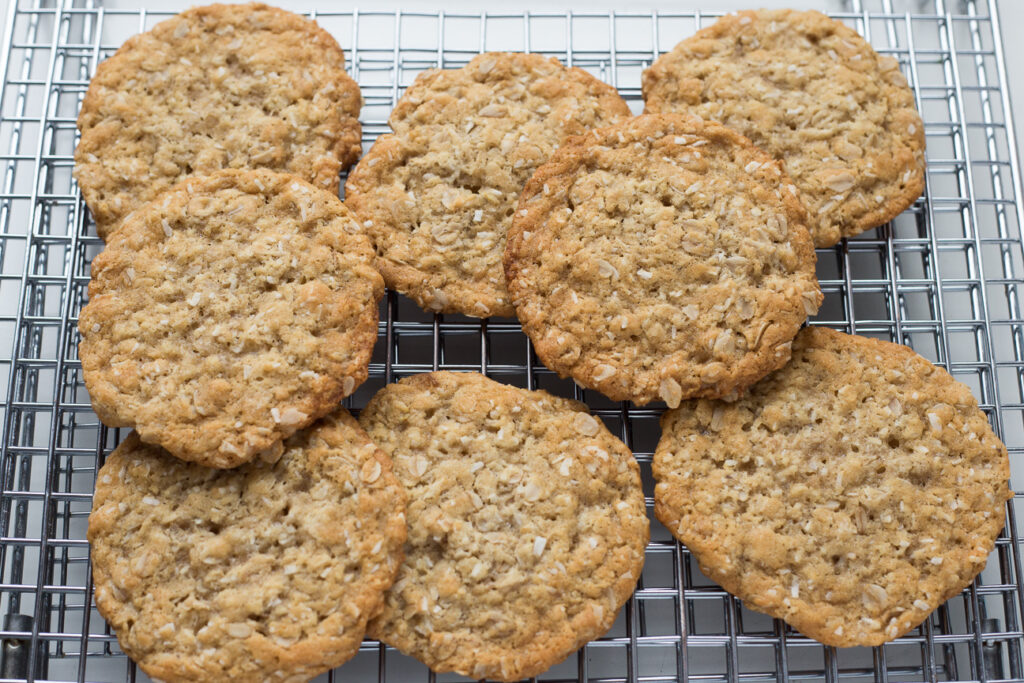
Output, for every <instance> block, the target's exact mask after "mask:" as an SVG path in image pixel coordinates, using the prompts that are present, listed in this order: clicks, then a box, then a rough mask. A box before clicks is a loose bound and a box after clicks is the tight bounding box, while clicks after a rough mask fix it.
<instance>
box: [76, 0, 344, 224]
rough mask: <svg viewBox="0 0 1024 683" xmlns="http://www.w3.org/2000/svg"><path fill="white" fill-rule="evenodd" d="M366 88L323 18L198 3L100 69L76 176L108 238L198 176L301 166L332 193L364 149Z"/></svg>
mask: <svg viewBox="0 0 1024 683" xmlns="http://www.w3.org/2000/svg"><path fill="white" fill-rule="evenodd" d="M361 106H362V98H361V96H360V94H359V87H358V86H357V85H356V83H355V81H353V80H352V79H351V78H350V77H349V76H348V74H347V73H346V72H345V57H344V54H343V53H342V50H341V48H340V47H339V46H338V43H337V42H336V41H335V40H334V38H332V37H331V35H330V34H329V33H327V32H326V31H324V30H323V29H321V28H320V27H319V26H317V25H316V23H314V22H312V21H309V20H308V19H305V18H303V17H300V16H298V15H297V14H293V13H291V12H286V11H284V10H280V9H277V8H274V7H268V6H266V5H260V4H249V5H208V6H205V7H196V8H193V9H190V10H187V11H185V12H182V13H181V14H178V15H177V16H175V17H172V18H170V19H168V20H166V21H163V22H161V23H159V24H157V25H156V26H154V27H153V29H152V30H151V31H148V32H146V33H142V34H140V35H137V36H134V37H132V38H129V39H128V40H127V41H126V42H125V44H124V45H122V46H121V48H120V49H119V50H118V51H117V52H116V53H115V54H114V56H112V57H111V58H110V59H107V60H106V61H104V62H103V63H101V64H100V65H99V67H97V69H96V75H95V76H94V77H93V79H92V81H91V82H90V84H89V89H88V91H87V92H86V94H85V99H84V100H83V101H82V109H81V113H80V114H79V117H78V129H79V130H80V131H81V133H82V137H81V141H80V142H79V143H78V148H77V149H76V150H75V178H76V179H77V180H78V184H79V186H80V187H81V188H82V194H83V195H84V196H85V201H86V203H87V204H88V205H89V209H90V211H91V212H92V214H93V217H94V218H95V220H96V229H97V231H98V232H99V235H100V237H102V238H104V239H106V238H107V236H108V235H109V234H110V233H111V232H112V231H113V230H114V229H116V228H117V226H118V225H120V223H121V221H122V220H123V219H124V218H125V217H126V216H127V215H128V214H130V213H131V212H132V211H134V210H135V209H137V208H139V207H140V206H142V205H143V204H145V203H146V202H148V201H150V200H152V199H154V198H156V197H157V196H158V195H160V194H161V193H162V192H164V191H165V190H167V189H169V188H170V187H172V186H173V185H174V184H175V183H177V182H178V181H180V180H181V179H182V178H184V177H185V176H188V175H206V174H209V173H212V172H214V171H217V170H220V169H224V168H237V169H246V168H267V169H271V170H276V171H284V172H288V173H292V174H294V175H296V176H298V177H300V178H302V179H304V180H307V181H309V182H311V183H312V184H314V185H316V186H317V187H319V188H321V189H324V190H326V191H328V192H331V193H333V194H337V192H338V182H339V179H338V175H339V172H340V171H341V169H343V168H347V167H348V166H350V165H351V164H353V163H355V160H356V159H357V158H358V157H359V152H360V135H361V129H360V126H359V121H358V117H359V109H360V107H361Z"/></svg>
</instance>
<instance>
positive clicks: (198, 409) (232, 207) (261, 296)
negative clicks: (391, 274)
mask: <svg viewBox="0 0 1024 683" xmlns="http://www.w3.org/2000/svg"><path fill="white" fill-rule="evenodd" d="M372 262H373V251H372V249H371V247H370V244H369V242H368V241H367V240H366V238H365V237H363V236H362V235H360V234H358V226H357V225H356V224H355V221H354V220H353V219H352V217H351V215H350V214H349V213H348V210H347V209H346V208H345V207H344V205H343V204H342V203H341V201H340V200H339V199H338V198H337V197H336V196H334V195H331V194H328V193H327V192H324V191H322V190H318V189H317V188H315V187H313V186H312V185H309V184H308V183H305V182H302V181H300V180H297V179H296V178H294V177H292V176H289V175H285V174H279V173H273V172H270V171H220V172H218V173H216V174H214V175H211V176H206V177H203V178H194V179H190V180H186V181H185V182H183V183H182V184H180V185H178V186H177V187H176V188H175V189H173V190H171V191H170V192H167V193H166V194H164V195H163V196H162V197H161V198H160V199H158V200H156V201H154V202H151V203H150V204H148V205H146V206H145V207H143V208H141V209H139V210H138V211H136V212H135V213H134V214H133V215H132V216H131V218H130V219H129V220H127V221H125V223H124V224H123V225H122V227H121V228H120V229H119V230H118V231H117V232H116V233H114V234H113V235H111V237H110V241H109V242H108V244H107V247H106V249H104V251H103V252H101V253H100V254H99V255H98V256H96V258H95V259H94V260H93V262H92V280H91V282H90V283H89V303H88V304H87V305H86V306H85V308H84V309H83V310H82V312H81V315H80V317H79V322H78V328H79V331H80V332H81V335H82V341H81V343H80V344H79V356H80V357H81V360H82V369H83V373H84V378H85V385H86V388H87V389H88V390H89V396H90V398H91V399H92V405H93V408H94V409H95V411H96V413H97V414H98V415H99V417H100V419H102V420H103V421H104V422H105V423H106V424H108V425H110V426H119V427H127V426H133V427H135V428H136V430H137V431H138V432H139V435H140V436H141V438H142V440H143V441H145V442H147V443H156V444H159V445H161V446H163V447H164V448H165V449H167V450H168V451H170V452H171V453H172V454H174V455H176V456H178V457H179V458H182V459H184V460H191V461H195V462H199V463H202V464H204V465H208V466H211V467H234V466H236V465H238V464H240V463H242V462H246V461H248V460H251V459H252V458H254V457H256V456H257V455H259V456H262V457H269V458H273V457H274V456H275V455H277V454H279V453H280V449H281V440H282V439H284V438H285V437H287V436H289V435H290V434H292V433H293V432H295V431H296V430H298V429H301V428H303V427H305V426H307V425H309V424H310V423H312V422H313V421H314V420H315V419H316V418H317V417H319V416H321V415H324V414H326V413H328V412H331V411H333V410H334V408H335V407H336V406H337V405H338V402H339V401H340V400H341V399H342V398H344V397H345V396H348V395H350V394H351V393H352V392H353V391H354V390H355V388H356V387H357V386H358V385H359V384H360V383H362V381H363V380H365V379H366V375H367V364H368V362H369V359H370V354H371V352H372V350H373V345H374V343H375V342H376V339H377V316H378V310H377V302H378V300H379V299H380V297H381V296H382V295H383V292H384V284H383V281H382V280H381V278H380V275H379V274H378V273H377V271H376V270H374V268H373V266H372Z"/></svg>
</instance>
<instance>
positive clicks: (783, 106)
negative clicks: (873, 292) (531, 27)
mask: <svg viewBox="0 0 1024 683" xmlns="http://www.w3.org/2000/svg"><path fill="white" fill-rule="evenodd" d="M643 91H644V100H645V101H646V103H647V111H649V112H670V111H674V112H680V113H690V114H697V115H700V116H702V117H704V118H705V119H713V120H715V121H720V122H721V123H724V124H725V125H727V126H729V127H730V128H733V129H735V130H737V131H739V132H740V133H742V134H743V135H746V136H747V137H748V138H750V139H751V140H752V141H753V142H754V144H755V145H757V146H758V147H760V148H761V149H763V150H765V151H766V152H768V153H769V154H771V155H773V156H774V157H775V158H776V159H779V160H781V161H782V162H783V164H784V166H785V169H786V172H787V173H788V174H789V175H790V176H791V177H792V178H793V182H794V184H795V185H796V186H797V188H799V190H800V196H801V198H802V199H803V201H804V204H806V205H807V209H808V211H809V212H810V215H811V224H810V230H811V235H812V236H813V237H814V243H815V244H816V245H817V246H819V247H828V246H831V245H833V244H835V243H836V242H838V241H839V240H840V238H842V237H850V236H852V235H856V234H858V233H860V232H863V231H864V230H868V229H870V228H874V227H876V226H879V225H882V224H883V223H886V222H887V221H890V220H892V219H893V218H894V217H896V216H897V215H898V214H899V213H900V212H901V211H903V210H904V209H906V208H907V207H909V206H910V205H911V204H913V203H914V200H915V199H917V197H918V196H920V194H921V191H922V190H923V189H924V168H925V159H924V147H925V138H924V125H923V124H922V123H921V116H920V115H919V114H918V113H917V110H916V109H915V108H914V95H913V93H912V92H911V90H910V88H909V87H908V86H907V81H906V79H905V78H904V77H903V74H901V73H900V69H899V65H898V64H897V63H896V60H894V59H892V58H890V57H881V56H879V55H878V54H877V53H876V52H875V51H874V50H873V49H872V48H871V46H870V45H869V44H868V43H867V42H866V41H865V40H864V39H863V38H861V37H860V35H858V34H857V32H856V31H854V30H853V29H851V28H849V27H847V26H845V25H844V24H842V23H840V22H838V21H834V20H832V19H829V18H828V17H826V16H825V15H823V14H821V13H819V12H813V11H812V12H798V11H795V10H756V11H746V12H739V13H738V14H730V15H726V16H724V17H722V18H721V19H719V20H718V21H717V22H715V23H714V24H712V25H711V26H709V27H707V28H705V29H702V30H700V31H698V32H697V33H696V35H694V36H691V37H690V38H687V39H686V40H684V41H682V42H681V43H679V44H678V45H676V47H675V48H674V49H673V50H672V51H671V52H668V53H666V54H664V55H662V56H661V57H659V58H658V59H657V60H655V62H654V63H653V64H652V65H651V67H650V68H649V69H647V71H645V72H644V75H643Z"/></svg>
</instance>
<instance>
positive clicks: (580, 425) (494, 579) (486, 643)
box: [359, 372, 649, 681]
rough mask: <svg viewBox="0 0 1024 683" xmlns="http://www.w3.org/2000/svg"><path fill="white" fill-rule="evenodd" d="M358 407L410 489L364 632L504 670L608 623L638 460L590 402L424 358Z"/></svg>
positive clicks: (527, 669) (632, 540)
mask: <svg viewBox="0 0 1024 683" xmlns="http://www.w3.org/2000/svg"><path fill="white" fill-rule="evenodd" d="M359 421H360V423H361V424H362V425H363V428H364V429H366V430H367V432H368V433H369V435H370V438H371V439H373V440H374V441H375V442H376V443H377V445H378V446H380V448H381V449H382V450H383V451H384V452H385V453H388V454H389V455H391V457H392V458H394V461H395V475H396V476H397V477H398V479H399V481H401V482H402V483H403V484H404V485H405V486H406V488H407V490H408V493H409V500H410V504H409V509H408V513H407V514H408V523H409V538H408V540H407V541H406V545H405V555H406V559H405V562H404V564H403V565H402V567H401V568H400V569H399V573H398V578H397V579H396V581H395V585H394V586H393V587H392V589H391V590H390V591H389V592H388V594H387V596H386V597H385V606H384V610H383V611H382V612H381V614H380V616H378V617H377V618H376V619H374V620H373V621H371V622H370V625H369V627H368V630H367V633H369V634H370V635H371V636H372V637H374V638H379V639H380V640H383V641H384V642H386V643H388V644H389V645H393V646H394V647H396V648H398V649H399V650H401V651H402V652H405V653H406V654H410V655H413V656H415V657H417V658H418V659H420V660H421V661H423V662H424V663H425V664H426V665H427V666H429V667H430V668H431V669H433V670H434V671H438V672H444V671H456V672H458V673H460V674H463V675H466V676H472V677H473V678H489V679H497V680H501V681H513V680H519V679H521V678H528V677H530V676H535V675H537V674H539V673H541V672H543V671H545V670H546V669H548V668H549V667H551V666H552V665H553V664H555V663H556V662H559V661H561V660H563V659H565V658H566V657H567V656H568V655H569V654H571V653H572V652H574V651H575V650H577V649H578V648H580V647H581V646H582V645H583V644H584V643H586V642H587V641H589V640H591V639H593V638H596V637H598V636H600V635H601V634H603V633H605V632H606V631H607V630H608V629H609V628H610V627H611V625H612V622H613V621H614V620H615V615H616V613H617V612H618V610H619V608H620V607H621V606H622V604H623V603H624V602H625V601H626V599H627V598H628V597H629V596H630V594H631V593H632V591H633V588H634V587H635V585H636V582H637V579H638V578H639V577H640V571H641V569H642V568H643V561H644V549H645V546H646V545H647V540H648V537H649V525H648V522H647V517H646V514H645V508H644V497H643V492H642V490H641V486H640V472H639V468H638V467H637V464H636V461H635V460H634V459H633V456H632V454H631V453H630V452H629V450H628V449H627V448H626V446H625V445H623V443H622V442H621V441H619V440H618V439H616V438H615V437H613V436H612V435H611V434H610V433H609V432H608V430H607V429H605V427H604V425H602V424H601V422H600V421H599V420H597V419H595V418H593V417H591V416H590V414H589V413H588V412H587V409H586V406H584V405H583V404H582V403H577V402H575V401H570V400H567V399H562V398H556V397H554V396H551V395H549V394H547V393H545V392H543V391H527V390H525V389H519V388H516V387H511V386H507V385H504V384H498V383H497V382H494V381H492V380H490V379H487V378H486V377H484V376H483V375H479V374H476V373H451V372H433V373H429V374H423V375H415V376H413V377H410V378H407V379H405V380H402V381H401V382H399V383H397V384H390V385H388V386H386V387H384V388H383V389H382V390H381V391H380V392H378V394H377V395H376V396H375V397H374V398H373V399H372V400H371V401H370V404H369V406H367V408H366V409H365V410H364V411H363V412H362V414H360V416H359Z"/></svg>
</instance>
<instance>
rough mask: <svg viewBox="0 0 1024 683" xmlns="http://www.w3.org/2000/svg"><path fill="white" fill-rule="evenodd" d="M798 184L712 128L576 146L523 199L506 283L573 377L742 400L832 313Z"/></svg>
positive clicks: (679, 123) (700, 125) (670, 397)
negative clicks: (820, 316) (822, 315)
mask: <svg viewBox="0 0 1024 683" xmlns="http://www.w3.org/2000/svg"><path fill="white" fill-rule="evenodd" d="M806 220H807V215H806V212H805V211H804V208H803V206H802V205H801V203H800V200H799V199H798V198H797V195H796V193H795V191H794V190H793V188H792V185H791V184H790V182H789V179H788V178H787V177H786V175H785V173H783V172H782V171H781V169H780V167H779V164H778V163H777V162H775V161H773V160H771V159H770V158H769V157H768V156H767V155H766V154H764V153H763V152H761V151H760V150H759V149H757V148H756V147H754V146H753V145H752V144H751V143H750V142H749V141H748V140H747V139H746V138H743V137H742V136H740V135H739V134H737V133H735V132H733V131H732V130H729V129H727V128H725V127H724V126H721V125H719V124H717V123H713V122H704V121H701V120H700V119H697V118H694V117H684V116H678V115H672V114H666V115H644V116H639V117H637V118H635V119H630V120H628V121H625V122H623V123H620V124H618V125H616V126H610V127H608V128H602V129H598V130H596V131H592V132H590V133H588V134H586V135H582V136H578V137H575V138H573V139H572V140H570V141H569V142H568V143H567V144H566V145H564V146H563V147H562V148H560V149H559V150H558V151H557V152H555V154H554V155H552V157H551V159H550V160H549V161H548V162H547V163H546V164H544V165H543V166H541V167H540V168H539V169H538V170H537V172H536V173H535V174H534V176H533V177H532V178H531V179H530V182H529V183H528V184H527V186H526V188H525V189H524V191H523V194H522V197H521V199H520V202H519V207H518V211H517V212H516V216H515V220H514V222H513V225H512V229H511V231H510V233H509V239H508V246H507V247H506V250H505V272H506V274H507V276H508V279H509V291H510V292H511V295H512V299H513V301H514V302H515V304H516V310H517V313H518V316H519V320H520V322H521V323H522V325H523V330H524V331H525V332H526V333H527V334H528V335H529V336H530V339H531V340H532V341H533V344H534V347H535V350H536V352H537V355H538V356H539V357H540V359H541V360H542V361H543V362H544V364H545V365H546V366H547V367H549V368H550V369H552V370H554V371H555V372H557V373H558V374H559V375H561V376H563V377H565V376H571V377H572V378H573V379H574V380H576V381H577V382H578V383H580V384H581V385H583V386H585V387H589V388H592V389H597V390H598V391H600V392H601V393H603V394H605V395H606V396H608V397H610V398H612V399H615V400H627V399H629V400H632V401H634V402H635V403H638V404H641V405H642V404H645V403H647V402H649V401H652V400H656V399H659V398H660V399H662V400H664V401H666V402H667V403H668V405H669V406H670V407H675V406H677V405H679V402H680V401H681V400H683V399H686V398H689V397H695V396H697V397H709V398H719V397H723V396H735V395H737V394H739V393H742V391H743V390H744V389H745V388H746V387H747V386H749V385H750V384H752V383H754V382H756V381H757V380H758V379H760V378H761V377H763V376H764V375H765V374H767V373H768V372H771V371H772V370H774V369H776V368H778V367H781V366H782V365H783V364H784V363H785V362H786V360H788V359H789V353H790V343H791V341H792V339H793V336H794V335H796V333H797V330H799V329H800V325H801V324H802V323H803V322H804V320H805V319H806V318H807V316H808V315H813V314H814V313H815V312H816V311H817V309H818V306H819V305H820V303H821V292H820V290H819V289H818V281H817V278H816V277H815V274H814V264H815V255H814V248H813V245H812V244H811V239H810V236H809V235H808V233H807V229H806V227H805V224H806Z"/></svg>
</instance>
